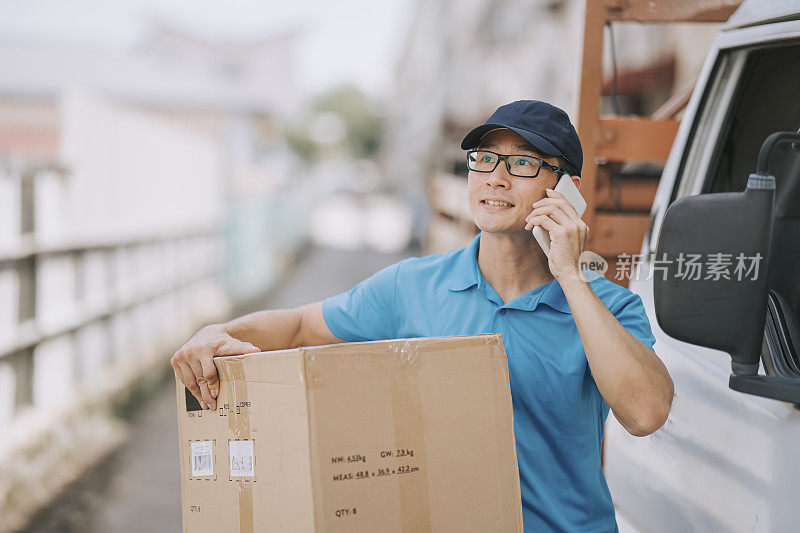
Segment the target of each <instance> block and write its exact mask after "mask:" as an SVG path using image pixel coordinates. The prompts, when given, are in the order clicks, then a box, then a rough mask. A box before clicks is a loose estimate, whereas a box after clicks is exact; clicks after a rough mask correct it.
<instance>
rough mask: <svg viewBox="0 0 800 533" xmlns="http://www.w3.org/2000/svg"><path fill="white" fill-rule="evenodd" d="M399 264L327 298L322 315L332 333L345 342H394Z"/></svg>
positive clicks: (323, 303) (323, 304)
mask: <svg viewBox="0 0 800 533" xmlns="http://www.w3.org/2000/svg"><path fill="white" fill-rule="evenodd" d="M398 268H399V263H395V264H393V265H390V266H388V267H386V268H384V269H382V270H379V271H378V272H376V273H375V274H373V275H372V276H370V277H368V278H367V279H365V280H364V281H362V282H361V283H359V284H358V285H356V286H355V287H353V288H352V289H350V290H349V291H345V292H342V293H340V294H337V295H336V296H331V297H329V298H326V299H325V300H324V301H323V302H322V315H323V317H324V318H325V322H326V323H327V324H328V329H330V330H331V333H333V334H334V335H336V336H337V337H339V338H340V339H342V340H343V341H346V342H361V341H375V340H385V339H393V338H395V330H396V328H395V323H396V320H395V316H394V313H395V309H394V303H395V297H396V294H397V292H396V287H397V271H398Z"/></svg>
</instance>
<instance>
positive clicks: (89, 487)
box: [28, 248, 404, 533]
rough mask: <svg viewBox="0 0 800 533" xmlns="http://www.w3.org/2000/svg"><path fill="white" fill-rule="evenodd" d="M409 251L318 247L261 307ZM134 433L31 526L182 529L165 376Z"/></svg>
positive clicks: (351, 277)
mask: <svg viewBox="0 0 800 533" xmlns="http://www.w3.org/2000/svg"><path fill="white" fill-rule="evenodd" d="M402 257H404V255H387V254H379V253H376V252H370V251H359V252H344V251H338V250H331V249H321V248H312V249H311V250H309V251H308V253H307V254H306V255H305V256H304V257H303V258H302V259H301V260H300V261H299V262H298V263H297V264H296V265H295V266H294V268H293V270H292V272H290V273H289V275H288V276H287V277H286V279H285V281H284V283H282V284H281V287H280V288H278V289H277V290H275V291H274V292H273V293H272V294H271V295H270V296H269V297H268V298H267V299H266V300H265V301H264V302H263V306H261V308H265V309H274V308H282V307H294V306H297V305H301V304H304V303H308V302H312V301H316V300H320V299H322V298H325V297H326V296H330V295H333V294H337V293H339V292H341V291H344V290H347V289H349V288H350V287H352V286H353V285H354V284H356V283H357V282H359V281H361V280H362V279H364V278H366V277H367V276H369V275H370V274H372V273H374V272H376V271H377V270H379V269H380V268H383V267H384V266H387V265H389V264H392V263H394V262H395V261H397V260H399V259H401V258H402ZM131 429H132V431H131V438H130V440H129V441H128V442H126V443H125V444H124V445H123V446H122V447H121V448H120V449H118V450H117V451H116V452H115V453H113V454H112V455H111V456H110V457H109V458H108V459H107V460H106V461H104V462H103V464H101V465H99V466H98V467H97V468H96V469H94V470H93V471H92V472H90V473H88V474H87V475H86V476H85V477H84V478H83V479H82V480H80V481H79V482H77V483H76V484H74V485H73V486H72V487H70V490H69V492H68V493H67V494H65V495H64V497H63V498H61V500H59V501H58V502H56V503H55V504H54V505H52V506H51V507H50V508H49V509H47V510H46V511H45V512H44V513H41V514H40V515H39V516H38V517H37V519H36V520H35V522H34V524H32V526H31V527H30V528H29V530H28V531H29V532H31V533H32V532H35V533H40V532H42V533H43V532H54V531H61V532H69V533H71V532H78V531H81V532H84V531H85V532H88V533H106V532H114V533H125V532H137V533H139V532H142V531H147V532H148V533H160V532H170V533H172V532H175V531H180V529H181V517H180V472H179V469H180V467H179V465H178V446H177V442H178V432H177V417H176V414H175V391H174V388H173V386H172V382H171V381H169V380H165V384H164V386H163V387H162V388H161V390H159V391H158V393H157V394H156V396H155V397H154V398H153V400H152V401H150V402H149V403H148V404H147V405H146V406H144V407H143V408H142V409H141V411H140V412H139V413H138V414H137V415H136V416H135V417H134V418H133V420H132V424H131Z"/></svg>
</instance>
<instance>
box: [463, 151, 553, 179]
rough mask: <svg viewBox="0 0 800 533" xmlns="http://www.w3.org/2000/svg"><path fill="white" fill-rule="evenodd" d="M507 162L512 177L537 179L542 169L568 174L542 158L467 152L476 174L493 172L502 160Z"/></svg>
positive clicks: (468, 159) (468, 163)
mask: <svg viewBox="0 0 800 533" xmlns="http://www.w3.org/2000/svg"><path fill="white" fill-rule="evenodd" d="M501 159H504V160H505V162H506V169H508V173H509V174H511V175H512V176H517V177H520V178H535V177H536V176H538V175H539V171H540V170H541V169H542V167H545V168H548V169H550V170H552V171H553V172H561V173H562V174H563V173H564V172H566V171H565V170H563V169H562V168H561V167H558V166H556V165H552V164H550V163H548V162H547V161H545V160H544V159H542V158H540V157H534V156H532V155H501V154H498V153H495V152H490V151H488V150H470V151H469V152H467V166H468V167H469V169H470V170H474V171H475V172H493V171H494V169H495V168H497V165H498V163H500V160H501Z"/></svg>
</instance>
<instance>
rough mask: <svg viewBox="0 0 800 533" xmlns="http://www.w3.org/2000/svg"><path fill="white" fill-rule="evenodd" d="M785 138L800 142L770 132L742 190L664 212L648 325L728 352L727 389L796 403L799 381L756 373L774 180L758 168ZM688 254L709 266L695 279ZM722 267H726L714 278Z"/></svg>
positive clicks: (685, 202) (798, 138) (799, 401)
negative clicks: (652, 318) (653, 312)
mask: <svg viewBox="0 0 800 533" xmlns="http://www.w3.org/2000/svg"><path fill="white" fill-rule="evenodd" d="M776 136H783V137H780V138H776ZM787 136H788V137H787ZM789 137H791V138H789ZM776 139H777V140H776ZM792 139H793V140H794V141H795V142H797V141H800V136H799V135H798V134H795V133H777V134H773V135H771V136H770V137H768V138H767V140H766V141H765V142H764V146H762V149H761V151H762V153H761V154H759V164H758V171H757V172H756V173H755V174H751V175H750V178H749V179H748V182H747V188H746V189H745V190H744V191H743V192H735V193H718V194H704V195H700V196H692V197H687V198H681V199H679V200H677V201H676V202H675V203H673V204H672V205H671V206H669V208H668V209H667V211H666V213H665V215H664V222H663V226H662V228H661V233H660V235H659V240H658V246H657V249H656V256H655V258H654V261H653V265H662V266H661V268H660V269H659V270H660V272H659V273H658V274H654V278H655V279H654V282H653V283H654V287H653V289H654V298H655V308H656V319H657V320H658V324H659V325H660V326H661V328H662V329H663V330H664V331H665V332H666V333H667V334H669V335H670V336H672V337H674V338H676V339H678V340H682V341H685V342H690V343H692V344H696V345H699V346H705V347H708V348H714V349H717V350H722V351H725V352H727V353H729V354H730V356H731V369H732V371H733V373H732V374H731V378H730V381H729V386H730V388H732V389H734V390H738V391H741V392H746V393H749V394H756V395H759V396H765V397H768V398H773V399H777V400H783V401H788V402H792V403H796V404H800V379H796V378H786V377H781V376H760V375H757V374H758V364H759V359H760V355H761V346H762V340H763V337H764V324H765V320H766V313H767V299H768V290H769V276H768V274H769V268H768V267H769V253H770V249H769V248H770V242H771V240H772V210H773V204H774V198H775V178H774V177H773V176H770V175H769V174H768V171H767V168H766V167H767V166H768V162H769V153H768V152H770V151H771V149H772V147H774V145H775V144H776V143H777V142H781V141H789V140H792ZM765 150H766V151H767V154H766V156H764V154H763V152H764V151H765ZM689 256H692V257H695V259H696V258H697V257H698V256H699V257H700V262H701V265H702V266H705V267H709V266H711V265H712V264H713V263H716V265H717V267H716V268H712V269H711V270H710V271H709V269H708V268H704V269H700V270H701V272H702V273H701V274H700V275H697V273H696V271H697V270H698V269H697V268H695V269H694V272H692V271H691V269H690V265H689V264H688V262H687V257H689ZM662 263H663V264H662ZM722 264H724V265H726V266H728V267H729V268H728V269H727V270H724V271H723V272H722V273H720V271H721V270H723V269H722V268H721V265H722ZM654 270H655V269H654Z"/></svg>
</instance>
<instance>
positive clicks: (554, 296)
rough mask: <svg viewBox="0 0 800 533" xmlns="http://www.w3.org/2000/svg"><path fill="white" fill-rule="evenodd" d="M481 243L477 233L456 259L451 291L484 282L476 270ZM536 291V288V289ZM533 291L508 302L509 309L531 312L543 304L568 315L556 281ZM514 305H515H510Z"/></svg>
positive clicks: (564, 300)
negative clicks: (522, 309) (521, 309)
mask: <svg viewBox="0 0 800 533" xmlns="http://www.w3.org/2000/svg"><path fill="white" fill-rule="evenodd" d="M480 242H481V234H480V233H478V234H477V235H475V237H474V238H473V239H472V242H471V243H470V244H469V245H468V246H466V247H465V248H462V249H461V251H460V253H459V255H458V256H457V257H456V261H455V264H454V265H453V272H452V275H451V276H450V286H449V289H450V290H451V291H463V290H466V289H469V288H470V287H473V286H475V285H478V287H481V286H482V285H483V284H484V283H485V281H484V279H483V276H482V275H481V273H480V269H479V268H478V248H479V246H480ZM537 289H538V287H537ZM537 289H533V290H532V291H530V293H528V294H527V295H523V296H521V297H519V298H517V299H515V300H513V302H508V304H506V305H509V307H514V308H518V309H519V308H522V307H524V308H525V309H524V310H527V311H533V310H534V309H536V307H537V306H538V305H539V304H540V303H543V304H545V305H547V306H549V307H551V308H553V309H555V310H557V311H560V312H562V313H570V312H571V311H570V308H569V304H568V303H567V298H566V296H564V291H563V290H562V289H561V285H559V284H558V281H556V280H553V281H550V282H548V283H546V284H545V287H544V289H543V290H537ZM511 304H515V305H511Z"/></svg>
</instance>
